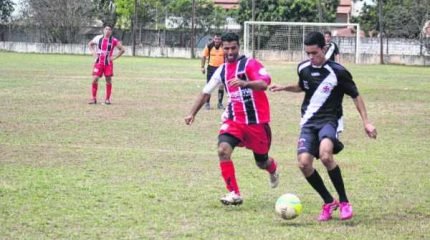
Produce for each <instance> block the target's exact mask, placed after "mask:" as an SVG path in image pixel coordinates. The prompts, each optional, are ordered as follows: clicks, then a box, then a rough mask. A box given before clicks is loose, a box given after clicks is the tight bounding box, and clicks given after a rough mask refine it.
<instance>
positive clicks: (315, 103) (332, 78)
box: [300, 65, 337, 127]
mask: <svg viewBox="0 0 430 240" xmlns="http://www.w3.org/2000/svg"><path fill="white" fill-rule="evenodd" d="M324 68H325V69H327V70H328V71H329V72H330V74H329V75H328V76H327V77H326V78H325V79H324V80H323V81H322V82H321V83H320V85H319V86H318V88H317V89H316V90H315V92H314V94H313V95H312V97H311V100H310V101H309V105H308V107H307V108H306V111H305V114H303V117H302V119H301V120H300V127H303V125H304V124H305V123H306V122H307V121H308V120H309V119H310V118H311V117H313V116H314V114H315V113H316V112H317V111H318V110H319V109H320V108H321V106H322V105H323V104H324V103H325V101H327V98H329V96H330V93H331V91H332V90H333V88H334V87H336V85H337V78H336V74H335V73H334V71H333V69H331V67H330V66H328V65H325V66H324ZM328 85H329V86H330V90H329V91H328V92H324V91H323V88H324V87H325V86H328Z"/></svg>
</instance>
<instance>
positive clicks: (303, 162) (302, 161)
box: [297, 157, 313, 173]
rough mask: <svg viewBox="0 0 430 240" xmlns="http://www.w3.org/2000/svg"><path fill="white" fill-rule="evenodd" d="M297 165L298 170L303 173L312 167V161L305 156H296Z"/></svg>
mask: <svg viewBox="0 0 430 240" xmlns="http://www.w3.org/2000/svg"><path fill="white" fill-rule="evenodd" d="M297 166H298V167H299V169H300V171H302V172H303V173H306V172H309V171H311V170H312V169H313V166H312V161H309V160H308V159H306V158H300V157H299V158H298V159H297Z"/></svg>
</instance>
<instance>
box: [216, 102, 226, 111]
mask: <svg viewBox="0 0 430 240" xmlns="http://www.w3.org/2000/svg"><path fill="white" fill-rule="evenodd" d="M217 107H218V109H221V110H224V109H225V108H224V105H222V103H218V106H217Z"/></svg>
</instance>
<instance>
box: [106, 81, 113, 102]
mask: <svg viewBox="0 0 430 240" xmlns="http://www.w3.org/2000/svg"><path fill="white" fill-rule="evenodd" d="M111 93H112V83H106V100H110V95H111Z"/></svg>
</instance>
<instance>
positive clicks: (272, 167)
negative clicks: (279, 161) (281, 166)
mask: <svg viewBox="0 0 430 240" xmlns="http://www.w3.org/2000/svg"><path fill="white" fill-rule="evenodd" d="M269 161H270V162H269V166H267V168H266V170H267V171H268V172H269V173H274V172H275V171H276V168H277V167H278V166H277V165H276V162H275V159H273V158H269Z"/></svg>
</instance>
